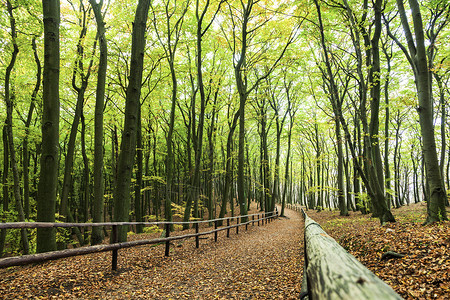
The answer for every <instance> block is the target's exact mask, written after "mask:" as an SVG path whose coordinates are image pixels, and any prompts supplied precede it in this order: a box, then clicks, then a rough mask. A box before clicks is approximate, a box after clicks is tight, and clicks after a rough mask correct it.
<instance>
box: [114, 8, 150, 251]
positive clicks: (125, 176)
mask: <svg viewBox="0 0 450 300" xmlns="http://www.w3.org/2000/svg"><path fill="white" fill-rule="evenodd" d="M149 7H150V0H139V3H138V5H137V8H136V15H135V19H134V22H133V33H132V43H131V58H130V59H131V62H130V77H129V81H128V87H127V91H126V100H125V123H124V127H123V133H122V141H121V144H120V153H119V162H118V169H117V182H116V190H115V193H114V218H113V219H114V221H115V222H125V221H128V219H129V212H130V189H131V187H130V186H131V174H132V172H133V162H134V156H135V153H136V136H137V128H136V127H137V125H138V122H137V118H138V109H139V108H138V106H139V105H140V96H141V84H142V72H143V67H144V48H145V33H146V29H147V26H146V23H147V17H148V11H149ZM127 231H128V226H122V227H119V229H118V236H119V242H124V241H126V240H127Z"/></svg>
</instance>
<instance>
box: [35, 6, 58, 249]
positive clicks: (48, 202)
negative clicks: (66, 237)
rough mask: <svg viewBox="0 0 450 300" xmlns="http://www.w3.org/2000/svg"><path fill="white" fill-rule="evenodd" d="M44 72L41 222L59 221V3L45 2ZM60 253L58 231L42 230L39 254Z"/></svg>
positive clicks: (40, 185)
mask: <svg viewBox="0 0 450 300" xmlns="http://www.w3.org/2000/svg"><path fill="white" fill-rule="evenodd" d="M42 5H43V18H44V72H43V78H42V86H43V94H42V98H43V109H42V150H41V151H42V152H41V161H40V170H41V171H40V176H39V186H38V194H37V221H39V222H55V204H56V193H57V186H58V156H59V71H60V68H59V21H60V16H59V10H60V2H59V0H48V1H43V2H42ZM53 250H56V236H55V229H54V228H38V229H37V239H36V251H37V252H47V251H53Z"/></svg>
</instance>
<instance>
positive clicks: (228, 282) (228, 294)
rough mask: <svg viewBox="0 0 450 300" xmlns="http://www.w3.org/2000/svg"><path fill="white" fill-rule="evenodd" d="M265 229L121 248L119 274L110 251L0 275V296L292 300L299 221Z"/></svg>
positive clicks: (299, 258)
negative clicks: (167, 251) (167, 250)
mask: <svg viewBox="0 0 450 300" xmlns="http://www.w3.org/2000/svg"><path fill="white" fill-rule="evenodd" d="M286 216H287V218H280V219H278V220H276V221H274V222H271V223H269V224H267V225H264V226H260V227H258V226H256V224H255V226H249V228H248V231H245V228H243V227H241V228H240V230H239V234H238V235H236V233H235V231H234V230H232V231H231V234H230V238H227V237H226V232H225V231H223V232H220V233H219V239H218V242H214V237H213V236H208V238H207V239H202V240H200V248H199V249H196V248H195V244H194V243H195V241H194V240H192V239H191V240H187V241H185V242H183V243H182V244H180V243H178V242H176V243H175V245H174V246H175V247H172V248H171V249H172V251H171V253H170V257H168V258H165V257H164V254H163V251H164V249H163V248H164V247H163V246H158V247H149V246H143V247H137V248H132V249H127V250H121V252H120V253H119V266H121V269H119V271H118V272H116V273H112V272H111V271H110V270H109V268H110V264H109V260H110V254H109V253H100V254H94V255H88V256H84V257H74V258H69V259H63V260H59V261H54V262H48V263H44V264H41V265H38V266H27V267H20V268H12V269H10V270H0V297H1V298H5V299H6V298H8V299H12V298H19V297H20V296H21V295H22V296H24V297H25V298H27V297H31V298H34V297H44V298H56V299H61V298H68V299H93V298H98V299H297V298H298V295H299V293H300V283H301V272H302V266H303V246H302V232H303V231H302V222H301V218H300V215H299V214H298V213H296V212H293V211H291V210H287V211H286Z"/></svg>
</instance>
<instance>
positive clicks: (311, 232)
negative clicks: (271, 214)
mask: <svg viewBox="0 0 450 300" xmlns="http://www.w3.org/2000/svg"><path fill="white" fill-rule="evenodd" d="M305 249H306V251H305V255H306V266H307V267H306V268H307V269H306V274H307V282H308V293H309V297H310V299H402V298H401V297H400V296H399V295H398V294H397V293H396V292H394V290H393V289H392V288H391V287H390V286H388V285H387V284H386V283H385V282H383V281H382V280H381V279H380V278H378V277H377V276H375V274H373V273H372V272H371V271H369V270H368V269H367V268H366V267H365V266H363V265H362V264H361V263H360V262H359V261H358V260H357V259H356V258H355V257H354V256H352V255H351V254H349V253H348V252H347V251H345V249H344V248H342V247H341V246H340V245H339V244H338V243H337V242H336V241H335V240H334V239H333V238H332V237H330V236H329V235H328V234H327V233H326V232H325V231H324V230H323V229H322V228H321V227H320V225H319V224H318V223H316V222H314V220H312V219H311V218H309V217H308V216H306V215H305ZM337 262H338V263H337Z"/></svg>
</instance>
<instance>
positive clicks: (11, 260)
mask: <svg viewBox="0 0 450 300" xmlns="http://www.w3.org/2000/svg"><path fill="white" fill-rule="evenodd" d="M277 217H278V211H274V212H266V213H261V214H251V215H245V216H235V217H228V218H221V219H214V220H202V221H192V222H107V223H45V222H14V223H0V229H18V228H71V227H99V226H111V228H112V229H111V234H112V241H113V242H112V243H110V244H102V245H95V246H87V247H80V248H75V249H66V250H60V251H51V252H46V253H38V254H30V255H22V256H14V257H6V258H1V259H0V268H5V267H11V266H18V265H26V264H31V263H36V262H43V261H47V260H55V259H59V258H64V257H70V256H78V255H85V254H90V253H96V252H105V251H112V262H111V265H112V270H117V256H118V250H119V249H123V248H130V247H135V246H141V245H150V244H165V256H169V251H170V242H171V241H175V240H181V239H188V238H192V237H194V238H195V246H196V248H198V247H199V237H200V236H203V235H208V234H214V240H215V241H217V233H218V232H219V231H223V230H226V231H227V237H229V236H230V229H232V228H236V234H239V227H241V226H245V229H246V230H247V227H248V225H249V224H252V225H255V223H258V226H259V225H260V223H261V225H264V223H266V224H267V223H268V222H271V221H272V220H273V219H274V218H277ZM233 220H236V224H231V221H233ZM242 220H247V221H245V222H242ZM220 221H222V222H223V221H225V222H226V226H224V227H219V225H218V224H219V222H220ZM201 223H212V224H214V229H212V230H207V231H203V232H199V224H201ZM176 224H178V225H183V224H190V225H193V226H194V228H195V233H192V234H184V235H176V236H170V227H171V226H172V225H176ZM125 225H143V226H155V225H156V226H158V227H163V228H164V229H165V237H164V238H156V239H150V240H136V241H130V242H118V235H117V232H118V230H117V228H118V227H119V226H125Z"/></svg>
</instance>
